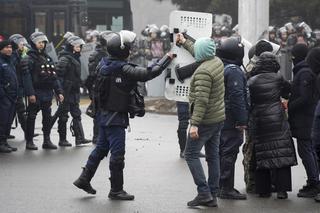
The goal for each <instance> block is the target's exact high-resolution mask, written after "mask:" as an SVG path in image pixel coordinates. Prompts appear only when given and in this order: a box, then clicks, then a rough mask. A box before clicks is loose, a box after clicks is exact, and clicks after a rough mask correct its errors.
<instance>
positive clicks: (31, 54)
mask: <svg viewBox="0 0 320 213" xmlns="http://www.w3.org/2000/svg"><path fill="white" fill-rule="evenodd" d="M47 43H48V39H47V36H46V35H45V34H44V33H42V32H34V33H32V34H31V35H30V46H31V49H30V50H29V51H28V53H27V56H26V57H25V58H23V59H22V61H21V66H22V71H23V78H24V89H25V94H26V96H27V97H28V103H29V105H28V107H27V127H26V134H25V138H26V149H29V150H37V149H38V147H37V146H36V145H35V144H34V142H33V135H34V128H35V120H36V116H37V114H38V112H39V111H40V110H41V111H42V131H43V145H42V148H43V149H57V146H55V145H54V144H53V143H52V142H51V140H50V132H51V126H50V121H51V105H52V98H53V94H54V93H53V90H54V91H55V94H56V95H57V97H58V99H59V101H60V102H62V101H63V99H64V97H63V94H62V88H61V85H60V82H59V80H58V79H57V75H56V72H55V66H54V63H53V61H52V59H51V58H50V57H49V56H48V55H47V54H46V52H45V47H46V44H47Z"/></svg>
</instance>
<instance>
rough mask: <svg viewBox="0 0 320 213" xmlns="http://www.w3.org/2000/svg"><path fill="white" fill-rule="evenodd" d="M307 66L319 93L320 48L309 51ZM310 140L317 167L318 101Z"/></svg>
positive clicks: (319, 152) (319, 148)
mask: <svg viewBox="0 0 320 213" xmlns="http://www.w3.org/2000/svg"><path fill="white" fill-rule="evenodd" d="M306 61H307V63H308V65H309V66H310V68H311V70H312V72H313V73H315V74H316V76H317V77H316V84H317V90H318V92H319V91H320V86H319V85H320V75H319V74H320V47H316V48H313V49H311V50H310V51H309V53H308V56H307V59H306ZM311 138H312V141H313V143H314V148H315V151H316V153H317V155H318V165H320V161H319V159H320V101H319V100H318V103H317V106H316V109H315V112H314V118H313V124H312V132H311ZM315 200H316V201H317V202H320V193H319V194H318V195H317V196H316V197H315Z"/></svg>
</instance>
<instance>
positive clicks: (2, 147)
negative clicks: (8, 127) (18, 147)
mask: <svg viewBox="0 0 320 213" xmlns="http://www.w3.org/2000/svg"><path fill="white" fill-rule="evenodd" d="M10 152H12V150H11V149H10V148H9V147H8V146H7V145H6V141H5V140H3V139H2V140H0V153H10Z"/></svg>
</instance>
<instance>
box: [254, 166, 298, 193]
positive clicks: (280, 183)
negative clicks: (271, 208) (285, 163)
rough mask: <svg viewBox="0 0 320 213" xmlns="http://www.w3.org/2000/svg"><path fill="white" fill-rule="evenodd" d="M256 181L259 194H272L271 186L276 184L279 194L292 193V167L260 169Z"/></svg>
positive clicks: (257, 171) (256, 174)
mask: <svg viewBox="0 0 320 213" xmlns="http://www.w3.org/2000/svg"><path fill="white" fill-rule="evenodd" d="M271 173H272V175H271ZM255 181H256V193H257V194H265V193H271V184H275V187H276V191H277V192H288V191H292V180H291V167H284V168H279V169H258V170H256V172H255Z"/></svg>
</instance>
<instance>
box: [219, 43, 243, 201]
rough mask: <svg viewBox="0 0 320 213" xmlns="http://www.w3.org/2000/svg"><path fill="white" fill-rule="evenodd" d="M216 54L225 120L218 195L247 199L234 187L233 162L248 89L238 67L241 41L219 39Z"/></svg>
mask: <svg viewBox="0 0 320 213" xmlns="http://www.w3.org/2000/svg"><path fill="white" fill-rule="evenodd" d="M217 56H218V57H220V58H221V60H222V61H223V63H224V65H225V67H224V83H225V97H224V100H225V111H226V120H225V122H224V126H223V128H222V131H221V137H220V193H219V197H220V198H221V199H237V200H244V199H246V195H245V194H241V193H240V192H239V191H238V190H236V189H235V188H234V176H235V174H234V173H235V163H236V160H237V155H238V153H239V148H240V146H241V145H242V143H243V130H244V129H246V127H247V120H248V108H249V107H248V106H249V102H248V97H249V94H248V89H247V80H246V75H245V73H244V72H243V71H242V70H241V68H240V66H241V65H242V60H243V57H244V45H243V44H242V43H241V41H240V39H239V38H237V37H230V38H227V39H225V40H223V41H221V43H220V45H219V46H218V48H217Z"/></svg>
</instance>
